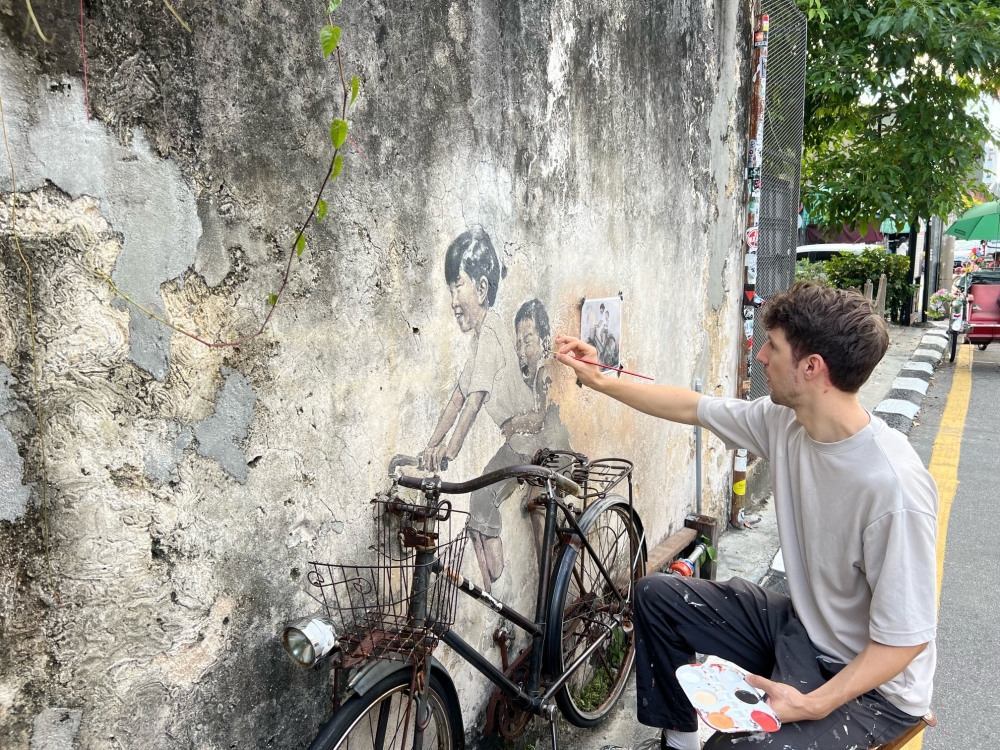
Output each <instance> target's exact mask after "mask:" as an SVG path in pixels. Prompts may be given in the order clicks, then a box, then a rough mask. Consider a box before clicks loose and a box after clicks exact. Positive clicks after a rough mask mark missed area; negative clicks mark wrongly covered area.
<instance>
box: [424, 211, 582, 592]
mask: <svg viewBox="0 0 1000 750" xmlns="http://www.w3.org/2000/svg"><path fill="white" fill-rule="evenodd" d="M444 276H445V281H446V282H447V284H448V290H449V291H450V293H451V309H452V313H453V314H454V316H455V322H456V323H458V327H459V328H460V329H461V331H462V333H465V334H470V335H471V336H472V346H471V347H470V350H469V359H468V361H467V362H466V363H465V366H464V367H463V368H462V372H461V375H459V378H458V383H457V384H456V386H455V389H454V390H453V392H452V394H451V397H450V398H449V400H448V403H447V405H446V406H445V408H444V411H443V412H442V413H441V417H440V418H439V419H438V423H437V426H436V427H435V428H434V432H433V434H432V435H431V438H430V440H429V441H428V443H427V447H426V448H425V449H424V451H423V452H422V453H421V454H420V463H421V467H422V468H424V469H426V470H429V471H435V472H436V471H441V470H442V469H443V468H444V466H445V465H446V464H447V461H448V460H449V459H452V458H454V457H455V456H457V455H458V454H459V452H460V451H461V450H462V444H463V443H464V442H465V438H466V436H467V435H468V434H469V429H470V428H471V427H472V425H473V423H474V422H475V420H476V417H477V416H478V415H479V413H480V412H481V411H484V410H485V412H486V413H487V414H488V415H489V417H490V418H491V419H492V420H493V422H494V423H496V425H497V427H498V428H499V430H500V434H501V436H502V437H503V440H504V443H503V445H502V446H501V447H500V449H499V450H498V451H497V452H496V455H494V456H493V458H491V459H490V461H489V462H488V463H487V464H486V466H485V468H484V469H483V471H482V473H487V472H490V471H495V470H497V469H501V468H503V467H505V466H511V465H513V464H525V463H530V461H531V459H532V457H533V456H534V454H535V452H536V451H537V450H538V449H539V448H559V449H569V433H568V431H567V429H566V426H565V425H564V424H563V423H562V419H561V418H560V416H559V406H558V405H557V404H555V403H550V402H549V396H548V390H549V385H550V384H551V382H552V379H551V376H550V375H549V372H548V369H547V367H546V358H547V356H548V351H549V348H550V346H551V337H552V333H551V329H550V327H549V316H548V313H547V312H546V310H545V306H544V305H543V304H542V303H541V302H540V301H539V300H537V299H532V300H528V301H527V302H525V303H524V304H522V305H521V307H520V308H519V309H518V311H517V315H515V316H514V324H513V326H507V325H504V321H503V320H502V319H501V318H500V315H499V313H497V312H496V310H495V309H493V308H494V304H495V303H496V301H497V293H498V291H499V287H500V279H501V276H502V274H501V267H500V261H499V259H498V257H497V254H496V251H495V250H494V248H493V243H492V242H491V240H490V237H489V235H488V234H486V232H485V231H483V230H482V229H481V228H475V229H470V230H469V231H466V232H463V233H462V234H460V235H459V236H458V237H457V238H456V239H455V240H454V241H453V242H452V243H451V245H450V246H449V247H448V251H447V253H446V254H445V260H444ZM511 331H513V334H514V335H513V337H512V336H511ZM449 433H450V436H449ZM517 487H518V485H517V482H516V481H514V480H511V481H509V482H505V483H503V484H498V485H493V486H491V487H486V488H484V489H482V490H477V491H476V492H473V493H472V497H471V498H470V501H469V522H468V534H469V538H470V541H471V542H472V546H473V549H474V550H475V553H476V560H477V561H478V563H479V570H480V571H481V573H482V579H483V589H484V590H485V591H487V592H489V591H490V586H491V584H493V583H494V582H496V580H497V579H498V578H499V577H500V575H501V573H503V569H504V557H503V541H502V537H501V534H502V531H503V525H502V523H501V518H500V506H501V505H502V504H503V502H504V501H505V500H507V498H509V497H510V496H511V495H512V494H514V492H515V491H516V490H517Z"/></svg>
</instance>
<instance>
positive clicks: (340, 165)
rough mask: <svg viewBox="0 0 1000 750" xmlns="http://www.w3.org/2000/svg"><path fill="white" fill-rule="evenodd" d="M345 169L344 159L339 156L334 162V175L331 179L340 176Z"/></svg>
mask: <svg viewBox="0 0 1000 750" xmlns="http://www.w3.org/2000/svg"><path fill="white" fill-rule="evenodd" d="M343 168H344V157H343V156H341V155H340V154H337V158H336V159H334V160H333V175H332V176H331V179H335V178H336V177H337V175H338V174H340V170H342V169H343Z"/></svg>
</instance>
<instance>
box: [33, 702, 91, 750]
mask: <svg viewBox="0 0 1000 750" xmlns="http://www.w3.org/2000/svg"><path fill="white" fill-rule="evenodd" d="M82 718H83V711H81V710H79V709H76V708H46V709H45V710H44V711H42V712H41V713H39V714H38V716H36V717H35V721H34V728H33V731H32V733H31V750H73V740H74V738H75V737H76V733H77V732H78V731H79V730H80V721H81V719H82Z"/></svg>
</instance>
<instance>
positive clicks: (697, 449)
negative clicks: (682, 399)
mask: <svg viewBox="0 0 1000 750" xmlns="http://www.w3.org/2000/svg"><path fill="white" fill-rule="evenodd" d="M694 390H695V392H696V393H701V378H695V380H694ZM694 492H695V496H694V508H695V513H697V514H698V515H699V516H700V515H701V425H700V424H696V425H695V426H694Z"/></svg>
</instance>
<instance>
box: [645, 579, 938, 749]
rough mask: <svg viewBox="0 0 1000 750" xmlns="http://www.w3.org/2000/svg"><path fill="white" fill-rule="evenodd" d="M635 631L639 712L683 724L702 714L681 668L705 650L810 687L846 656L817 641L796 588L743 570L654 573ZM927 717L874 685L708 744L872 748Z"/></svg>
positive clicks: (683, 728)
mask: <svg viewBox="0 0 1000 750" xmlns="http://www.w3.org/2000/svg"><path fill="white" fill-rule="evenodd" d="M635 637H636V687H637V714H638V719H639V721H640V722H641V723H643V724H646V725H648V726H653V727H660V728H664V729H675V730H677V731H680V732H693V731H695V730H697V728H698V719H697V714H696V713H695V710H694V708H693V707H692V706H691V703H690V702H689V701H688V699H687V697H686V696H685V695H684V692H683V691H682V690H681V687H680V685H679V684H678V682H677V678H676V677H675V676H674V671H675V670H676V669H677V667H679V666H681V665H682V664H690V663H691V662H692V661H693V660H694V655H695V653H699V654H712V655H715V656H720V657H722V658H723V659H728V660H729V661H731V662H734V663H735V664H739V665H740V666H741V667H743V668H744V669H746V670H748V671H749V672H752V673H753V674H758V675H765V676H770V678H771V679H772V680H774V681H775V682H782V683H785V684H787V685H792V686H794V687H795V688H796V689H798V690H800V691H801V692H803V693H808V692H811V691H813V690H815V689H816V688H818V687H820V686H821V685H823V684H824V683H826V682H827V681H828V680H829V679H831V678H832V677H833V676H834V675H835V674H837V673H838V672H839V671H840V670H841V669H843V668H844V666H845V665H844V664H840V663H838V662H833V661H830V660H828V659H827V657H825V656H824V655H823V654H821V653H820V652H819V650H818V649H817V648H816V647H815V646H814V645H813V644H812V642H811V641H810V640H809V636H808V635H807V634H806V630H805V627H804V626H803V625H802V623H801V622H800V621H799V619H798V617H797V616H796V615H795V611H794V610H793V609H792V603H791V600H790V599H789V598H788V597H787V596H783V595H781V594H778V593H775V592H773V591H768V590H766V589H763V588H761V587H760V586H756V585H754V584H752V583H749V582H747V581H744V580H742V579H739V578H733V579H731V580H729V581H726V582H725V583H719V582H717V581H706V580H702V579H698V578H681V577H679V576H666V575H651V576H646V577H645V578H643V579H642V580H641V581H639V586H638V588H637V591H636V603H635ZM919 720H920V719H919V717H916V716H911V715H909V714H907V713H905V712H903V711H901V710H900V709H898V708H896V707H895V706H894V705H893V704H892V703H890V702H889V701H888V700H886V698H884V697H883V696H882V695H881V694H880V693H879V692H878V691H876V690H872V691H869V692H867V693H865V694H864V695H862V696H860V697H858V698H855V699H854V700H852V701H850V702H849V703H847V704H845V705H843V706H841V707H840V708H839V709H837V710H836V711H834V712H833V713H831V714H830V715H829V716H827V717H826V718H824V719H820V720H818V721H799V722H795V723H793V724H784V725H782V727H781V729H780V730H778V731H777V732H774V733H771V734H765V733H763V732H758V733H755V734H751V735H748V734H745V733H736V734H722V733H721V732H717V733H716V734H715V735H714V736H713V737H712V738H711V739H710V740H709V741H708V743H707V744H706V745H705V750H709V749H711V750H718V748H742V749H743V750H756V749H757V748H774V750H855V749H856V750H868V749H869V748H875V747H878V746H879V745H882V744H884V743H886V742H889V741H891V740H894V739H895V738H896V737H898V736H900V735H901V734H903V732H905V731H906V730H907V729H908V728H910V727H912V726H913V725H914V724H916V723H917V722H918V721H919Z"/></svg>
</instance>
